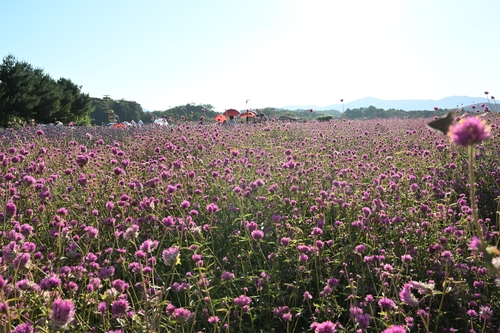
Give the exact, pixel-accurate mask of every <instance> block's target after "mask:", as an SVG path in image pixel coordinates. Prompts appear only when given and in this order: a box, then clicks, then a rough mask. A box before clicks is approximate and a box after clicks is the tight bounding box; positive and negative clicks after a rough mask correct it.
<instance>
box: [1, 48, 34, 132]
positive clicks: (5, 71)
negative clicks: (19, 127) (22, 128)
mask: <svg viewBox="0 0 500 333" xmlns="http://www.w3.org/2000/svg"><path fill="white" fill-rule="evenodd" d="M40 76H41V71H40V70H36V71H35V69H33V67H32V66H31V65H30V64H28V63H27V62H24V61H23V62H19V61H17V60H16V58H15V57H14V56H13V55H8V56H7V57H5V58H4V59H3V63H2V64H1V65H0V86H1V87H0V94H1V95H0V125H1V126H2V127H7V126H8V125H9V123H10V122H11V121H12V120H13V119H15V118H21V119H24V120H25V121H29V119H30V118H31V117H32V116H33V108H34V107H35V106H37V105H38V104H39V103H40V97H39V95H38V94H37V82H36V81H37V79H38V80H39V79H40ZM38 83H40V82H38Z"/></svg>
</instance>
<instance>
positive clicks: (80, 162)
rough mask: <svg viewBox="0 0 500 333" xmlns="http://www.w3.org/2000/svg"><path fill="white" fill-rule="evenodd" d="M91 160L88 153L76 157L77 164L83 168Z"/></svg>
mask: <svg viewBox="0 0 500 333" xmlns="http://www.w3.org/2000/svg"><path fill="white" fill-rule="evenodd" d="M88 162H89V157H88V156H87V155H78V156H77V158H76V164H78V166H79V167H80V168H83V167H84V166H85V165H86V164H87V163H88Z"/></svg>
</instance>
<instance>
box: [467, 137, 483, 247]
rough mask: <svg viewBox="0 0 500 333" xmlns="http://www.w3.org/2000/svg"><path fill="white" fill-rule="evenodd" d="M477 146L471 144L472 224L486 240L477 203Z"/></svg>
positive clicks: (470, 188) (470, 186) (480, 237)
mask: <svg viewBox="0 0 500 333" xmlns="http://www.w3.org/2000/svg"><path fill="white" fill-rule="evenodd" d="M475 148H476V147H475V146H474V145H470V146H469V148H468V149H469V193H470V198H469V200H470V204H471V207H472V225H473V227H474V229H475V231H476V234H477V236H478V237H479V239H481V241H483V240H484V237H483V231H482V229H481V226H480V225H479V221H478V214H477V204H476V186H475V180H474V168H475V163H474V161H475V155H476V154H475V152H476V149H475Z"/></svg>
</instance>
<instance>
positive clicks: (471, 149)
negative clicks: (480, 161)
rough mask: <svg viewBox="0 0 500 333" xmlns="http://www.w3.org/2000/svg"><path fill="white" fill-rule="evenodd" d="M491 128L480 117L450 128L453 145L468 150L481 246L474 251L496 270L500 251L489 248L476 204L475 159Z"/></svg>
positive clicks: (475, 225)
mask: <svg viewBox="0 0 500 333" xmlns="http://www.w3.org/2000/svg"><path fill="white" fill-rule="evenodd" d="M490 130H491V128H490V126H488V125H487V124H486V122H485V121H484V120H482V119H480V118H478V117H468V118H464V119H462V120H460V121H459V122H458V123H457V124H455V125H453V126H451V128H450V132H449V135H450V138H451V140H452V142H453V143H455V144H456V145H457V146H460V147H467V148H468V164H469V195H470V204H471V208H472V226H473V229H474V232H475V234H476V235H477V237H478V239H479V245H477V244H476V245H474V246H473V248H474V250H479V251H480V252H482V253H483V255H484V259H485V264H486V266H487V267H488V268H489V269H490V271H492V270H496V271H497V272H498V273H500V271H499V270H498V269H495V266H494V265H492V259H493V256H492V254H496V255H500V251H499V250H498V249H497V248H496V247H493V246H487V245H486V241H485V239H484V234H483V229H482V227H481V225H480V223H479V216H478V211H477V202H476V183H475V177H474V172H475V157H476V145H477V144H479V143H481V142H483V141H485V140H487V139H489V138H490V137H491V133H490Z"/></svg>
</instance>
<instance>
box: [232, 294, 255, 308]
mask: <svg viewBox="0 0 500 333" xmlns="http://www.w3.org/2000/svg"><path fill="white" fill-rule="evenodd" d="M233 301H234V304H236V305H237V306H245V305H249V304H250V303H252V299H251V298H250V297H248V296H245V295H240V296H239V297H237V298H235V299H233Z"/></svg>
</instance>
